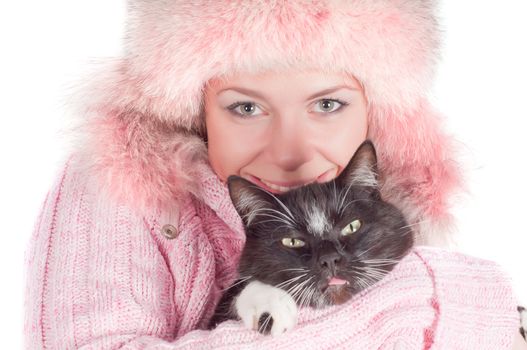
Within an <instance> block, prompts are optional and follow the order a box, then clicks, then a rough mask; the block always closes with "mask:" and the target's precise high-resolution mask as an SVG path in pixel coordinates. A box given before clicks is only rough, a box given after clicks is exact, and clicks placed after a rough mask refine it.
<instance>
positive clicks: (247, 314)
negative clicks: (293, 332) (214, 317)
mask: <svg viewBox="0 0 527 350" xmlns="http://www.w3.org/2000/svg"><path fill="white" fill-rule="evenodd" d="M234 306H235V308H236V312H237V313H238V316H239V317H240V318H241V320H242V321H243V324H244V325H245V326H246V327H247V328H250V329H254V330H258V331H260V333H268V332H269V331H270V333H271V335H278V334H282V333H284V332H286V331H287V330H289V329H291V328H293V327H294V326H295V325H296V321H297V314H298V307H297V306H296V303H295V301H294V299H293V298H292V297H291V296H290V295H289V294H287V293H286V292H285V291H283V290H282V289H280V288H276V287H273V286H270V285H268V284H264V283H262V282H259V281H253V282H250V283H249V284H247V286H246V287H245V288H244V289H243V290H242V292H241V293H240V295H239V296H238V297H237V298H236V301H235V303H234ZM267 315H269V316H270V317H272V321H271V320H268V321H266V319H267V317H265V316H267ZM262 316H263V317H262ZM271 322H272V323H271ZM269 328H270V329H269Z"/></svg>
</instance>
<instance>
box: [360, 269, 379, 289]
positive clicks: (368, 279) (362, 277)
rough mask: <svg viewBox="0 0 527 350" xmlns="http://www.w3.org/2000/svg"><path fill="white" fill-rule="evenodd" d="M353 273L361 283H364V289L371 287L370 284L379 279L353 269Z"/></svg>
mask: <svg viewBox="0 0 527 350" xmlns="http://www.w3.org/2000/svg"><path fill="white" fill-rule="evenodd" d="M354 273H355V274H356V275H358V278H359V279H360V281H361V283H363V285H364V289H366V288H369V287H371V286H372V285H374V284H375V283H377V282H378V281H379V279H377V278H375V277H373V276H371V275H369V274H367V273H364V272H360V271H354Z"/></svg>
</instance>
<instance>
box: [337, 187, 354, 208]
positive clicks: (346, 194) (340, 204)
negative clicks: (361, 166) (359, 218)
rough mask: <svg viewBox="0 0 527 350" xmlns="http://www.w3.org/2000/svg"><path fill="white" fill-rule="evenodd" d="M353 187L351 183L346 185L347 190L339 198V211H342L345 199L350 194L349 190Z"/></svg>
mask: <svg viewBox="0 0 527 350" xmlns="http://www.w3.org/2000/svg"><path fill="white" fill-rule="evenodd" d="M350 189H351V185H348V186H346V192H344V195H341V197H340V200H339V205H338V208H339V209H338V213H339V214H340V213H342V205H344V200H345V199H346V197H347V196H348V192H349V190H350ZM341 194H342V192H341Z"/></svg>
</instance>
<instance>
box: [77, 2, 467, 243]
mask: <svg viewBox="0 0 527 350" xmlns="http://www.w3.org/2000/svg"><path fill="white" fill-rule="evenodd" d="M435 7H436V6H435V1H433V0H375V1H370V0H368V1H366V0H313V1H301V0H287V1H286V0H269V1H252V0H247V1H246V0H238V1H221V0H217V1H207V0H196V1H183V0H182V1H179V0H159V1H147V0H129V1H128V20H127V27H126V36H125V46H124V54H123V56H122V57H121V58H114V59H109V60H106V61H104V63H103V65H102V67H100V68H99V69H98V71H97V72H96V73H95V74H92V76H91V77H90V78H89V79H85V81H84V84H83V85H82V86H80V94H79V95H78V96H82V97H81V100H80V101H76V102H75V103H76V105H77V106H79V107H80V108H81V111H80V113H79V115H81V116H82V125H81V126H80V130H81V131H82V134H83V135H84V137H83V138H82V141H81V146H80V147H78V148H79V152H80V153H81V154H82V156H83V157H82V162H79V166H87V167H89V168H90V169H91V170H92V171H95V173H96V176H97V178H98V179H99V180H100V186H101V187H102V188H104V189H106V190H107V191H108V193H110V194H111V195H112V196H114V197H115V198H117V199H119V200H123V201H126V202H127V203H129V204H130V205H132V206H133V207H135V208H137V209H138V210H139V211H143V210H145V209H146V208H152V207H156V208H160V209H168V210H172V209H175V208H172V207H173V206H174V205H177V202H178V201H177V199H178V198H181V197H182V196H185V195H187V194H189V193H191V194H193V195H195V196H196V197H198V198H199V197H200V195H201V194H200V190H199V184H198V183H196V178H197V177H196V171H197V167H196V166H195V164H196V162H206V161H207V150H206V145H205V144H204V142H203V137H202V135H203V134H204V117H203V91H204V88H205V84H206V82H207V81H208V80H210V79H211V78H213V77H221V76H228V75H231V74H235V73H239V72H251V73H258V72H262V71H266V70H275V71H279V70H287V69H295V70H304V69H306V70H308V69H316V70H319V71H332V72H334V71H339V72H347V73H349V74H352V75H353V76H355V77H356V78H357V79H358V80H359V81H360V82H361V83H362V84H363V86H364V89H365V94H366V97H367V99H368V103H369V138H370V139H371V140H372V141H373V142H374V144H375V146H376V148H377V152H378V157H379V166H380V171H381V183H382V189H381V191H382V193H383V195H384V197H385V198H386V199H387V200H389V201H391V202H393V203H394V204H395V205H397V206H398V207H400V208H401V209H402V210H403V211H404V213H405V214H406V215H407V217H408V219H409V221H410V222H412V223H414V224H415V227H416V229H417V232H420V233H422V235H420V237H421V238H422V240H424V241H430V240H433V239H434V238H438V237H443V236H444V235H441V234H440V233H441V232H446V231H447V230H446V229H447V227H446V226H448V224H449V223H450V222H451V217H450V214H449V213H448V209H449V202H450V198H451V197H452V194H453V193H454V192H455V190H456V189H458V188H459V186H460V184H461V181H460V172H459V169H458V166H457V164H456V162H455V160H454V158H455V155H454V152H453V148H452V140H451V138H450V137H448V136H447V135H445V133H444V132H443V131H442V128H441V117H440V115H438V113H437V112H436V111H434V109H433V108H432V106H431V105H430V104H429V103H428V101H427V98H426V94H427V92H428V91H429V89H430V87H431V82H432V78H433V76H434V71H435V66H436V60H437V58H438V47H439V29H438V25H437V22H436V18H435V17H434V12H435V11H436V9H435Z"/></svg>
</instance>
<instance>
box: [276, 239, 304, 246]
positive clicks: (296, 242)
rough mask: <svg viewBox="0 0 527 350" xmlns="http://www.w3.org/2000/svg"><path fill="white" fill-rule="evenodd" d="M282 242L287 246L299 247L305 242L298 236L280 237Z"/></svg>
mask: <svg viewBox="0 0 527 350" xmlns="http://www.w3.org/2000/svg"><path fill="white" fill-rule="evenodd" d="M282 244H283V245H284V246H286V247H287V248H300V247H303V246H305V245H306V242H304V241H303V240H301V239H298V238H282Z"/></svg>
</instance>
